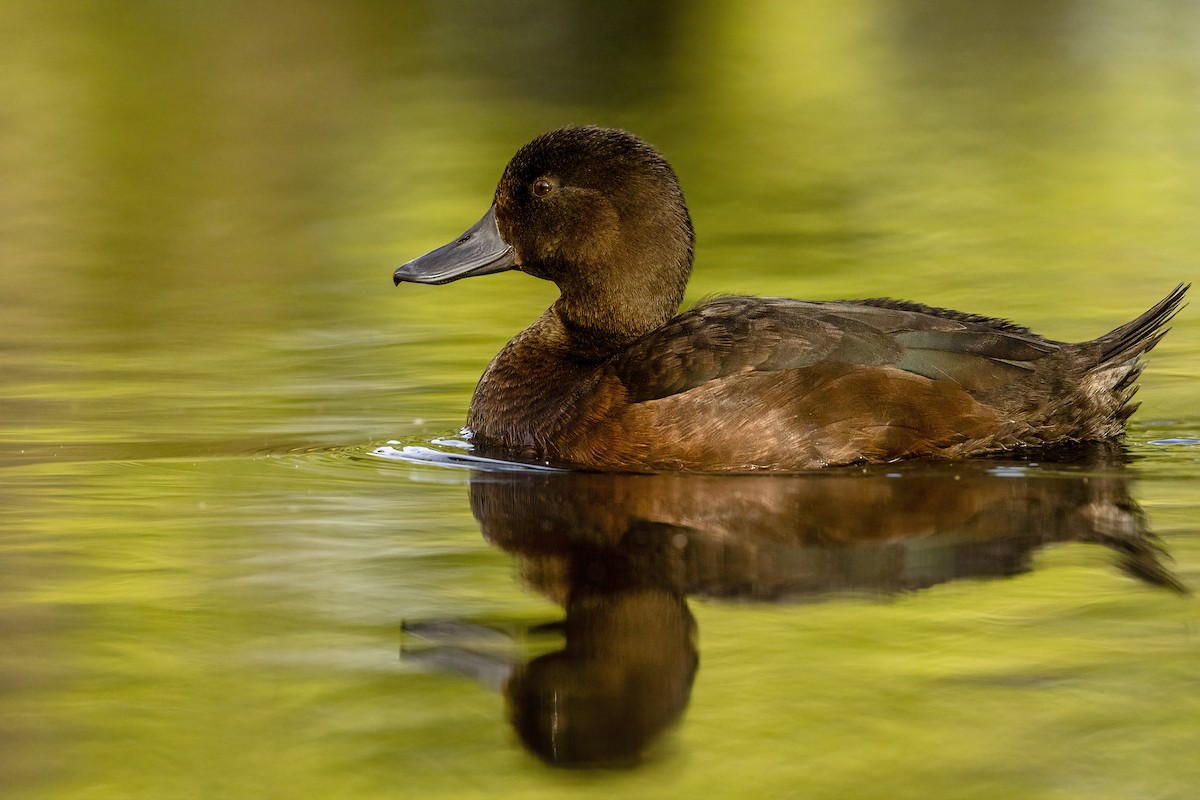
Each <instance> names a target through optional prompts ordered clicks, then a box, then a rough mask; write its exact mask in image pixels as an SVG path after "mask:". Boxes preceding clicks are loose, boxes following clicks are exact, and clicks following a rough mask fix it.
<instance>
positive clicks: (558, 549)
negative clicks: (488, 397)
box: [471, 451, 1181, 766]
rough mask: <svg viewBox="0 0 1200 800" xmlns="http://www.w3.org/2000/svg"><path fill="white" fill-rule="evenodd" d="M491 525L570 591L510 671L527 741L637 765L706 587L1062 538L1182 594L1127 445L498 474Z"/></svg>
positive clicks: (561, 753)
mask: <svg viewBox="0 0 1200 800" xmlns="http://www.w3.org/2000/svg"><path fill="white" fill-rule="evenodd" d="M471 508H472V511H473V512H474V513H475V516H476V518H477V519H478V520H479V522H480V524H481V525H482V527H483V533H484V536H485V537H486V538H487V540H488V541H489V542H491V543H493V544H495V545H497V546H499V547H502V548H503V549H504V550H506V551H508V552H509V553H512V554H513V556H514V557H515V558H516V561H517V564H518V568H519V571H520V573H521V575H522V577H523V578H524V580H526V581H527V582H528V583H529V584H530V585H532V586H533V587H535V588H536V589H537V590H538V591H540V592H542V593H543V594H545V595H546V596H547V597H550V598H551V599H553V600H554V601H555V602H557V603H559V604H561V605H562V606H563V607H564V609H565V610H566V618H565V620H564V621H563V623H562V628H563V631H564V633H565V637H566V643H565V646H564V647H563V648H562V649H561V650H559V651H557V652H553V653H549V654H547V655H542V656H539V657H537V658H534V659H533V660H532V661H530V662H529V663H527V664H524V665H523V666H519V667H517V668H516V669H515V671H512V672H511V674H510V675H509V677H508V678H507V681H506V689H505V691H506V695H507V697H508V701H509V705H510V710H511V719H512V721H513V724H514V727H515V728H516V730H517V731H518V733H519V735H520V737H521V739H522V740H523V741H524V742H525V744H526V745H527V746H528V747H529V748H530V749H531V750H532V751H533V752H535V753H536V754H538V755H539V756H541V757H542V758H543V759H545V760H546V761H548V762H550V763H553V764H555V765H560V766H579V765H589V764H628V763H636V762H637V761H638V759H639V757H640V756H641V755H642V754H643V753H644V751H645V750H646V748H647V747H648V746H649V744H650V743H652V742H653V741H654V740H655V739H656V738H657V737H658V735H659V734H661V733H662V731H663V730H665V729H666V728H667V727H669V726H670V725H671V723H672V722H674V721H675V720H677V719H678V718H679V717H680V716H681V715H682V713H683V710H684V708H685V706H686V704H687V701H688V698H689V695H690V692H691V686H692V679H693V677H694V675H695V671H696V667H697V663H698V657H697V653H696V648H695V644H694V635H693V634H694V627H695V626H694V621H693V619H692V616H691V614H690V613H689V611H688V609H687V606H686V603H685V598H686V597H687V596H688V595H689V594H699V595H704V596H710V597H727V598H745V599H754V600H772V601H781V600H805V601H811V600H816V599H819V598H822V597H826V596H830V595H832V594H844V593H847V592H852V593H875V594H878V593H892V592H899V591H911V590H917V589H921V588H924V587H928V586H932V585H934V584H938V583H942V582H944V581H948V580H953V579H955V578H966V577H972V578H981V577H999V576H1007V575H1014V574H1017V573H1020V572H1024V571H1026V570H1028V569H1030V568H1031V563H1032V558H1033V555H1034V553H1035V552H1036V551H1037V550H1038V549H1039V548H1041V547H1042V546H1044V545H1047V544H1051V543H1055V542H1094V543H1098V544H1102V545H1104V546H1107V547H1109V548H1111V549H1112V550H1113V551H1114V552H1115V553H1116V554H1117V563H1118V564H1119V565H1120V567H1121V568H1122V569H1124V570H1125V571H1126V572H1128V573H1130V574H1132V575H1134V576H1136V577H1138V578H1140V579H1142V580H1144V581H1147V582H1149V583H1152V584H1157V585H1161V586H1166V587H1171V588H1174V589H1180V588H1181V587H1180V586H1179V585H1178V583H1177V582H1176V580H1175V578H1174V577H1173V576H1172V575H1171V573H1170V572H1169V571H1168V570H1167V569H1166V567H1165V566H1164V565H1163V563H1162V555H1163V554H1162V551H1161V548H1160V546H1159V544H1158V542H1157V540H1156V538H1155V537H1154V536H1153V534H1151V533H1150V532H1149V530H1148V529H1147V527H1146V523H1145V519H1144V516H1143V514H1142V511H1141V509H1140V508H1139V507H1138V505H1137V504H1136V503H1135V502H1134V501H1133V500H1132V499H1131V498H1130V496H1129V493H1128V488H1127V477H1126V476H1125V475H1124V474H1123V473H1122V472H1121V464H1120V459H1119V457H1118V454H1114V453H1112V452H1109V451H1102V452H1090V453H1089V454H1088V457H1087V459H1085V460H1083V461H1077V462H1075V463H1072V464H1057V465H1055V466H1054V467H1053V468H1048V467H1045V466H1037V465H1031V464H1028V463H1020V464H1015V463H1010V462H995V461H975V462H962V463H954V464H940V465H933V464H908V465H904V466H903V467H899V468H896V467H892V468H886V469H882V468H881V469H870V470H867V471H865V472H864V471H861V470H860V471H854V472H850V471H842V472H823V473H819V474H812V475H799V476H795V475H793V476H779V477H772V476H743V477H723V476H705V475H615V474H594V473H567V472H563V473H547V472H482V473H477V474H476V475H475V476H474V478H473V479H472V482H471Z"/></svg>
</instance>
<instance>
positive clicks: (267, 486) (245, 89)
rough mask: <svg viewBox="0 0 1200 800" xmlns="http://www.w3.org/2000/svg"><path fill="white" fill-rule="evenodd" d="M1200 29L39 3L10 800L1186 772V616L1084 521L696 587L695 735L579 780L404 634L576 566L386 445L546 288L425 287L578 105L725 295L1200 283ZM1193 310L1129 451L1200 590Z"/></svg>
mask: <svg viewBox="0 0 1200 800" xmlns="http://www.w3.org/2000/svg"><path fill="white" fill-rule="evenodd" d="M1198 36H1200V10H1198V8H1197V7H1196V6H1195V5H1194V4H1192V3H1188V2H1182V1H1180V2H1163V3H1153V4H1152V3H1137V2H1133V1H1132V0H1129V1H1128V2H1117V1H1115V0H1112V1H1109V2H1095V3H1082V2H1062V1H1058V0H1056V1H1055V2H1040V3H1025V2H1020V3H1003V4H1001V3H995V4H971V5H970V6H969V7H965V6H963V5H962V4H957V3H948V2H938V1H936V0H925V1H923V2H903V3H901V2H885V1H884V0H863V1H862V2H851V3H833V2H816V3H804V4H790V3H783V2H749V3H736V4H735V3H727V4H720V3H702V4H691V5H688V4H683V3H673V4H644V3H632V2H630V3H615V4H596V3H554V4H549V3H546V4H539V3H528V4H520V5H517V6H511V7H510V6H507V5H495V4H493V5H487V6H484V7H476V6H474V5H471V4H466V3H452V4H444V3H432V2H431V3H410V4H390V3H367V2H360V3H343V4H326V3H316V2H289V3H279V2H265V3H256V4H233V3H211V4H210V3H205V4H161V3H150V2H146V3H125V4H117V3H98V4H76V3H69V2H46V3H34V2H22V1H21V0H18V1H17V2H10V3H7V4H5V5H4V7H3V8H2V9H0V41H2V42H3V45H4V46H3V47H2V48H0V96H2V97H3V98H4V103H3V104H2V105H3V108H2V109H0V175H2V176H3V180H2V181H0V265H2V269H0V308H2V310H3V313H0V355H2V358H3V362H2V363H3V365H4V366H3V369H4V380H3V381H2V382H0V465H2V466H0V471H2V478H0V635H2V637H3V648H0V692H2V693H3V696H2V698H0V793H2V794H6V795H12V796H15V797H39V798H40V797H45V798H76V797H80V798H82V797H89V798H90V797H146V798H159V797H178V798H188V797H255V798H259V797H307V796H313V797H355V798H369V797H397V796H399V797H456V798H457V797H472V796H489V797H493V796H505V797H509V796H511V797H538V796H560V795H562V794H564V793H567V794H572V795H579V796H601V795H603V796H612V795H613V794H614V793H615V794H617V795H621V796H637V797H655V796H664V797H666V796H669V797H676V796H682V795H688V794H690V795H695V796H738V797H746V796H762V797H789V796H805V797H859V798H868V797H889V798H896V797H955V796H972V797H996V798H1001V797H1005V798H1007V797H1014V796H1019V797H1046V798H1051V797H1052V798H1060V797H1064V798H1065V797H1089V798H1093V797H1113V798H1118V797H1121V798H1124V797H1131V796H1137V797H1181V796H1188V795H1189V794H1190V793H1191V791H1192V790H1194V788H1195V787H1196V786H1198V785H1200V768H1198V767H1197V766H1196V759H1195V755H1194V754H1195V752H1196V751H1197V746H1198V745H1200V732H1198V731H1200V728H1198V727H1197V725H1196V720H1200V699H1198V695H1197V693H1196V691H1195V688H1196V685H1197V680H1198V679H1200V668H1198V667H1197V664H1198V663H1200V659H1198V658H1197V656H1198V655H1200V652H1198V651H1200V644H1198V643H1197V638H1196V623H1195V619H1196V606H1195V603H1194V601H1193V599H1192V598H1190V597H1187V596H1180V595H1178V594H1176V593H1172V592H1169V591H1165V590H1163V589H1159V588H1153V587H1150V586H1147V585H1145V584H1143V583H1141V582H1138V581H1136V580H1134V579H1132V578H1130V577H1128V576H1127V575H1126V573H1124V572H1122V571H1121V570H1120V569H1118V568H1117V566H1115V562H1117V561H1119V558H1117V557H1116V556H1115V555H1114V553H1113V552H1112V548H1105V547H1102V546H1098V545H1095V544H1088V543H1084V542H1074V543H1072V542H1066V543H1060V544H1057V545H1055V546H1046V547H1037V548H1033V549H1032V550H1031V551H1030V560H1031V563H1032V565H1033V566H1034V567H1035V569H1033V571H1031V572H1027V573H1023V574H1021V575H1019V576H1016V577H1013V578H1010V579H1005V580H991V581H981V580H977V579H958V580H953V581H947V582H942V583H936V584H935V585H933V586H932V587H931V588H928V589H926V590H924V591H921V592H918V593H915V594H901V595H898V596H893V597H892V599H890V600H888V601H886V602H880V601H879V600H878V599H864V598H861V597H858V596H857V595H851V596H845V595H844V594H842V593H838V594H837V595H836V596H835V597H834V598H833V599H830V598H829V597H828V596H825V595H821V596H820V597H819V598H815V599H824V600H827V602H819V603H817V602H805V603H798V602H796V601H797V600H798V599H799V598H797V597H790V598H789V600H788V601H787V602H770V601H768V600H767V599H765V598H761V597H757V596H753V595H751V596H750V597H746V596H740V597H738V599H734V600H720V599H715V598H713V597H712V593H709V594H705V593H703V592H700V593H699V595H698V596H692V597H690V598H689V599H688V600H687V608H688V610H689V613H690V614H691V616H692V617H693V618H694V622H695V628H696V640H695V641H696V645H695V646H696V650H697V653H698V656H699V667H698V669H697V671H696V672H695V677H694V683H693V684H692V685H691V687H690V695H689V700H688V705H687V707H686V709H685V710H684V711H683V712H682V714H681V717H680V721H678V723H677V724H676V725H675V727H674V728H673V729H672V730H671V731H670V732H668V733H666V734H665V735H663V736H662V737H661V738H658V739H657V740H656V741H655V742H654V743H652V744H651V745H649V749H648V751H647V752H646V753H645V754H644V757H643V759H642V761H641V762H640V765H639V766H638V767H637V768H635V769H624V770H614V771H600V772H593V771H585V772H563V771H558V770H554V769H551V768H549V767H547V766H546V765H545V764H544V763H543V762H542V761H540V760H538V759H536V758H534V757H532V756H530V755H529V754H528V753H527V752H526V750H525V749H523V748H522V747H521V746H520V745H519V744H518V741H517V736H516V734H515V733H514V732H513V729H512V727H511V726H510V724H509V722H508V720H507V718H506V711H505V710H504V706H505V700H504V699H503V698H502V696H501V695H500V694H499V693H497V692H495V691H494V690H493V689H492V688H489V687H488V686H486V685H485V684H484V682H481V681H479V680H473V679H471V678H467V677H464V676H463V675H462V674H460V672H456V671H454V670H439V669H429V668H427V664H426V662H424V661H423V660H422V659H421V658H419V657H412V656H409V655H405V656H404V657H401V656H399V655H398V651H399V649H400V647H401V645H402V640H403V639H404V637H403V636H402V635H401V632H400V624H401V622H402V621H408V622H412V621H417V622H424V623H429V622H433V621H445V620H450V621H466V622H469V623H471V624H472V625H475V626H478V627H482V628H493V629H500V630H507V631H528V630H533V629H535V626H537V625H538V624H539V623H542V622H545V621H548V620H552V619H556V618H558V617H560V616H562V613H563V611H562V609H561V608H560V606H559V605H558V604H557V603H555V602H553V600H552V599H551V598H553V597H554V595H553V593H548V594H543V591H544V590H545V588H546V586H545V585H543V584H536V583H531V582H530V581H529V580H528V577H529V576H528V575H524V574H523V575H520V576H516V575H514V570H515V569H523V568H526V567H527V566H528V565H527V563H526V562H525V561H523V560H522V559H521V557H519V556H518V555H515V554H514V553H512V552H509V551H506V550H505V549H503V548H502V547H493V546H489V544H488V543H487V542H485V541H484V540H483V538H482V537H481V535H480V526H479V523H477V522H476V520H475V518H474V516H473V515H472V512H471V508H470V505H469V503H470V496H471V493H472V491H473V488H474V487H473V485H471V479H470V477H469V473H466V472H460V471H454V470H449V469H446V468H444V467H440V466H437V465H421V464H416V465H414V464H408V463H397V462H391V461H386V460H383V459H377V458H374V457H371V456H370V455H369V453H370V452H371V451H372V450H373V449H374V448H375V447H377V446H379V445H382V444H383V443H384V442H386V441H387V440H390V439H397V440H399V441H401V442H402V443H405V444H418V445H424V444H428V443H429V441H430V440H431V439H432V438H433V437H436V436H445V435H453V433H454V432H455V430H456V428H457V426H458V425H459V424H461V421H462V419H463V417H464V415H465V409H466V403H467V401H468V399H469V396H470V392H471V388H472V387H473V384H474V381H475V379H476V377H477V376H478V375H479V373H480V372H481V371H482V369H483V367H484V365H485V364H486V363H487V360H488V359H489V358H490V357H491V355H492V354H493V353H494V352H495V351H496V350H497V349H498V348H499V347H500V345H501V344H502V343H503V342H504V341H505V339H506V338H507V337H508V336H510V335H511V334H512V333H513V332H515V331H516V330H518V329H519V328H520V327H522V326H523V325H524V324H526V323H527V322H528V321H529V320H530V319H532V318H533V317H534V316H535V315H536V314H537V313H538V312H539V311H540V310H541V309H543V308H544V307H545V306H546V305H547V304H548V303H549V302H550V300H551V299H552V290H551V287H549V286H546V285H543V284H540V283H538V282H536V281H534V280H532V279H529V278H527V277H525V276H521V275H517V274H509V275H502V276H494V277H490V278H485V279H479V280H476V281H467V282H463V283H459V284H455V285H453V286H448V287H412V286H405V287H402V288H401V289H393V288H392V286H391V282H390V276H391V271H392V269H393V268H394V267H395V266H396V265H397V264H399V263H400V262H401V261H403V260H406V259H407V258H410V257H412V256H414V255H417V254H419V253H421V252H424V251H425V250H427V249H428V248H429V247H431V246H434V245H436V244H440V243H441V242H443V241H445V240H446V239H447V238H448V237H449V236H452V235H454V234H456V233H458V232H459V231H461V230H462V229H463V228H464V227H465V226H466V225H467V224H469V223H471V222H473V221H474V220H475V219H477V218H478V216H479V214H480V213H481V212H482V211H483V210H484V209H485V208H486V206H487V203H488V201H489V199H490V195H491V191H492V189H493V186H494V182H495V180H496V178H497V177H498V175H499V172H500V170H501V168H502V167H503V164H504V162H505V161H506V160H507V158H508V157H509V155H511V153H512V151H513V150H515V148H516V147H517V146H519V145H520V144H521V143H523V142H524V141H526V140H527V139H529V138H531V137H532V136H533V135H535V134H537V133H539V132H541V131H543V130H545V129H548V128H552V127H556V126H558V125H561V124H564V123H568V122H598V123H602V124H610V125H621V126H625V127H628V128H630V129H632V130H635V131H637V132H638V133H640V134H641V135H643V136H645V137H646V138H648V139H649V140H650V141H652V142H654V143H655V144H657V145H658V146H659V147H660V148H661V149H662V150H663V151H664V152H665V153H666V155H667V156H668V157H669V158H670V160H671V161H672V163H673V164H674V165H675V167H676V169H677V171H678V173H679V174H680V177H681V180H682V181H683V185H684V189H685V191H686V192H687V195H688V199H689V202H690V204H691V207H692V211H693V216H694V220H695V223H696V226H697V229H698V233H699V246H698V261H697V268H696V272H695V276H694V280H693V283H692V287H691V289H690V292H689V298H691V299H695V298H698V297H701V296H703V295H705V294H708V293H712V292H717V291H740V292H750V293H757V294H780V295H792V296H802V297H809V298H815V299H820V298H832V297H857V296H877V295H892V296H899V297H904V298H909V299H914V300H920V301H924V302H929V303H934V304H937V305H945V306H951V307H957V308H962V309H964V310H969V311H975V312H980V313H988V314H996V315H1001V316H1006V317H1012V318H1015V319H1016V320H1017V321H1019V322H1021V323H1024V324H1029V325H1032V326H1034V327H1035V328H1036V329H1037V330H1039V331H1041V332H1043V333H1045V334H1047V335H1050V336H1053V337H1057V338H1064V339H1072V338H1086V337H1090V336H1093V335H1096V334H1099V333H1101V332H1103V331H1105V330H1107V329H1109V328H1111V327H1113V326H1114V325H1116V324H1118V323H1120V322H1123V321H1125V320H1127V319H1130V318H1132V317H1133V316H1134V315H1135V314H1136V313H1138V312H1140V311H1141V310H1143V309H1144V308H1146V307H1148V306H1149V305H1150V304H1151V303H1152V302H1154V301H1155V300H1157V299H1158V298H1159V297H1161V296H1162V295H1164V294H1165V293H1166V292H1167V291H1168V290H1169V289H1170V287H1172V286H1173V285H1174V284H1175V283H1177V282H1179V281H1185V280H1192V279H1194V278H1195V276H1196V268H1195V264H1196V254H1197V253H1198V252H1200V226H1197V225H1196V220H1197V219H1198V218H1200V96H1198V90H1197V87H1198V86H1200V49H1198V48H1196V47H1195V42H1196V41H1197V37H1198ZM1194 320H1195V314H1194V312H1193V311H1191V310H1185V311H1184V312H1183V314H1182V315H1181V316H1180V317H1179V319H1178V320H1177V321H1176V323H1175V325H1174V329H1173V330H1172V332H1171V334H1170V335H1169V336H1168V337H1167V339H1166V340H1165V341H1164V342H1163V344H1162V345H1161V346H1160V347H1159V348H1158V349H1157V350H1156V351H1155V352H1154V354H1153V359H1152V362H1151V365H1150V367H1149V369H1148V370H1147V372H1146V374H1145V376H1144V380H1143V389H1142V393H1141V395H1140V398H1141V399H1143V401H1144V406H1143V408H1142V410H1141V411H1140V412H1139V413H1138V415H1137V416H1136V417H1135V423H1134V426H1133V428H1132V430H1131V435H1130V450H1131V455H1132V456H1133V461H1132V463H1131V464H1130V465H1128V466H1127V467H1125V468H1124V469H1123V471H1122V473H1121V474H1122V476H1123V477H1122V478H1121V480H1122V481H1123V482H1124V484H1123V485H1125V486H1126V487H1127V488H1126V491H1127V492H1128V494H1129V497H1130V498H1131V500H1132V501H1133V502H1136V503H1137V504H1139V505H1140V506H1141V508H1142V509H1144V511H1145V512H1146V514H1147V515H1148V518H1149V522H1150V525H1151V527H1152V528H1153V529H1154V531H1156V532H1157V534H1158V535H1159V536H1160V537H1161V542H1162V544H1163V546H1164V547H1165V548H1166V550H1167V551H1168V552H1169V553H1170V554H1171V556H1173V558H1174V561H1173V563H1171V562H1167V563H1168V565H1169V567H1170V569H1171V570H1172V573H1173V574H1174V575H1175V576H1176V577H1177V578H1178V580H1180V581H1181V582H1182V583H1184V584H1185V585H1189V586H1191V587H1195V586H1197V585H1200V538H1198V536H1197V529H1196V520H1197V519H1198V518H1200V507H1198V505H1197V501H1196V492H1195V478H1196V475H1197V463H1198V460H1200V459H1198V457H1197V453H1200V450H1197V449H1196V447H1197V445H1195V444H1194V440H1196V439H1198V438H1200V415H1197V413H1196V411H1195V408H1196V397H1197V395H1198V383H1197V379H1196V373H1197V367H1198V365H1200V327H1198V326H1197V324H1196V323H1195V321H1194ZM1009 477H1011V476H1009ZM995 479H996V480H1003V479H1005V476H1003V475H1001V476H995ZM1044 480H1047V481H1053V480H1066V479H1065V478H1062V477H1061V476H1059V475H1058V473H1056V472H1054V471H1051V472H1049V473H1048V474H1047V475H1046V476H1045V478H1044ZM1071 480H1072V481H1073V482H1075V481H1077V480H1079V478H1078V476H1076V477H1075V478H1072V479H1071ZM1073 485H1074V483H1073ZM672 541H673V539H672ZM806 563H807V562H806ZM514 564H516V565H517V566H516V567H514ZM539 574H541V573H539ZM534 586H537V587H538V589H534V588H533V587H534ZM559 599H560V600H561V599H562V598H559ZM805 599H814V598H812V597H806V598H805ZM561 645H562V643H561V641H559V640H556V639H554V637H553V634H544V635H536V636H531V637H530V638H529V639H527V640H526V639H522V638H521V637H520V636H518V638H517V640H516V643H515V644H513V645H512V646H511V652H509V655H510V656H513V657H515V658H516V660H518V661H529V660H532V659H534V658H536V657H538V656H540V655H546V654H550V653H553V652H554V651H555V650H556V649H557V648H559V647H561Z"/></svg>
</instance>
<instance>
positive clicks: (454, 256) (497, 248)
mask: <svg viewBox="0 0 1200 800" xmlns="http://www.w3.org/2000/svg"><path fill="white" fill-rule="evenodd" d="M516 267H517V262H516V259H515V258H514V257H513V252H512V247H511V246H510V245H509V244H508V242H506V241H504V238H503V237H502V236H501V235H500V229H499V228H498V227H496V207H495V206H494V205H493V206H492V207H491V208H489V209H488V212H487V213H486V214H484V215H483V219H481V220H479V222H476V223H475V224H474V225H472V226H471V227H470V228H469V229H468V230H467V231H466V232H465V233H463V235H462V236H459V237H458V238H457V239H455V240H454V241H453V242H450V244H444V245H442V246H441V247H439V248H438V249H436V250H431V251H429V252H428V253H426V254H425V255H423V256H421V257H420V258H414V259H413V260H412V261H409V262H408V263H407V264H405V265H403V266H402V267H400V268H399V269H397V270H396V274H395V275H394V276H393V277H394V278H395V280H396V285H397V286H399V285H400V283H401V281H408V282H409V283H449V282H450V281H456V280H458V279H459V278H471V277H474V276H475V275H490V274H491V273H493V272H503V271H504V270H506V269H516Z"/></svg>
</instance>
